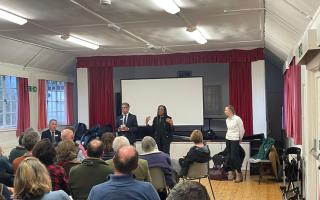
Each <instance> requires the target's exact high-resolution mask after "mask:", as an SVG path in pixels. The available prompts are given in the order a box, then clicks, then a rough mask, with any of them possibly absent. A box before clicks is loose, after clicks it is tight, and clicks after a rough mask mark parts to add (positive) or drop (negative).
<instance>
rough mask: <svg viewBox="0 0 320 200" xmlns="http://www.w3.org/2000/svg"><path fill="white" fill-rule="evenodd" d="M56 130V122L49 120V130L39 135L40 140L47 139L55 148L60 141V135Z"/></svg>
mask: <svg viewBox="0 0 320 200" xmlns="http://www.w3.org/2000/svg"><path fill="white" fill-rule="evenodd" d="M56 129H57V120H55V119H51V120H50V122H49V129H48V130H46V131H43V132H42V133H41V140H43V139H46V138H48V139H49V140H50V141H51V142H52V144H54V145H55V146H56V145H58V143H59V142H60V141H61V133H60V131H58V130H56Z"/></svg>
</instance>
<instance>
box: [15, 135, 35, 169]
mask: <svg viewBox="0 0 320 200" xmlns="http://www.w3.org/2000/svg"><path fill="white" fill-rule="evenodd" d="M39 141H40V137H39V134H38V133H37V132H28V133H25V134H24V136H23V138H22V145H23V146H24V147H25V148H26V150H27V152H26V153H25V154H24V155H23V156H20V157H18V158H16V159H14V160H13V162H12V166H13V172H14V174H15V172H16V170H17V169H18V166H19V164H20V162H21V161H23V160H24V159H25V158H27V157H30V156H32V149H33V147H34V146H35V145H36V144H37V142H39Z"/></svg>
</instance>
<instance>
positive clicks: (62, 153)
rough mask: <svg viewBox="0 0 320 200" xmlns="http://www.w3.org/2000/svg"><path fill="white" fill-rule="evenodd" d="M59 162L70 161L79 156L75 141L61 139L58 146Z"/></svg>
mask: <svg viewBox="0 0 320 200" xmlns="http://www.w3.org/2000/svg"><path fill="white" fill-rule="evenodd" d="M56 150H57V159H58V162H68V161H72V160H74V159H75V158H77V148H76V144H75V143H74V142H73V141H69V140H68V141H61V142H59V144H58V147H57V149H56Z"/></svg>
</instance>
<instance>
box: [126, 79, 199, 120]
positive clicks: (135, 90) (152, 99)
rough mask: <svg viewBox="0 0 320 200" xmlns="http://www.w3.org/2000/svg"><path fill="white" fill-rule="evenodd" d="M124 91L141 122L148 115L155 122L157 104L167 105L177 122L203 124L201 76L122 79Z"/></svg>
mask: <svg viewBox="0 0 320 200" xmlns="http://www.w3.org/2000/svg"><path fill="white" fill-rule="evenodd" d="M121 95H122V102H128V103H129V104H130V113H132V114H134V115H136V116H137V120H138V125H139V126H145V118H146V117H147V116H151V120H150V122H149V124H150V125H151V124H152V119H153V117H155V116H156V115H157V108H158V105H165V106H166V107H167V111H168V115H169V116H171V117H172V119H173V123H174V125H175V126H186V125H187V126H188V125H203V80H202V77H192V78H162V79H135V80H121Z"/></svg>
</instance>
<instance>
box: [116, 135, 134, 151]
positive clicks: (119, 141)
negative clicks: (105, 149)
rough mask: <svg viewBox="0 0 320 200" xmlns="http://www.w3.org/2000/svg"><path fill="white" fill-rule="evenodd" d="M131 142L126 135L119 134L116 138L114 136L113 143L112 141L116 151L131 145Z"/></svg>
mask: <svg viewBox="0 0 320 200" xmlns="http://www.w3.org/2000/svg"><path fill="white" fill-rule="evenodd" d="M129 145H130V142H129V140H128V138H126V137H124V136H118V137H116V138H114V140H113V143H112V147H113V150H114V151H118V150H119V149H120V148H121V147H124V146H129Z"/></svg>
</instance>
